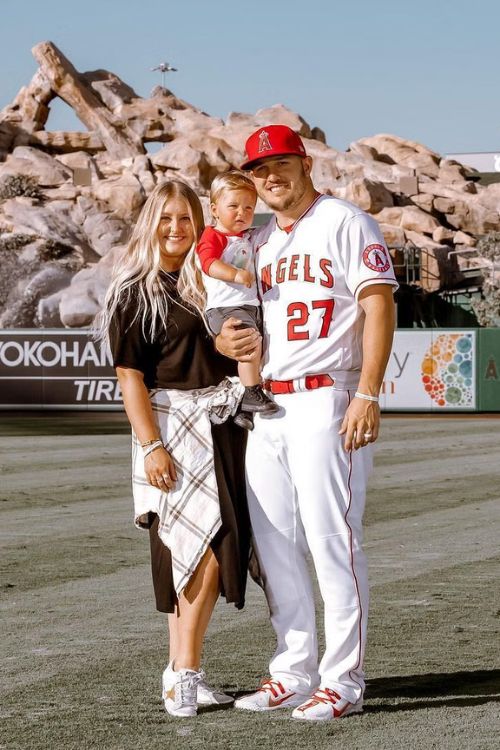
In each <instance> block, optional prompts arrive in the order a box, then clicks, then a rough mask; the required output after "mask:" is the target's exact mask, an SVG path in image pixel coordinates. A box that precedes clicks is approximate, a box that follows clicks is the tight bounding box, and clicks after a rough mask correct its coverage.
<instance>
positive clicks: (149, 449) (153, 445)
mask: <svg viewBox="0 0 500 750" xmlns="http://www.w3.org/2000/svg"><path fill="white" fill-rule="evenodd" d="M164 447H165V446H164V445H163V441H162V440H155V442H154V443H151V445H148V447H147V448H145V449H144V458H146V456H149V454H150V453H152V452H153V451H155V450H156V449H157V448H164Z"/></svg>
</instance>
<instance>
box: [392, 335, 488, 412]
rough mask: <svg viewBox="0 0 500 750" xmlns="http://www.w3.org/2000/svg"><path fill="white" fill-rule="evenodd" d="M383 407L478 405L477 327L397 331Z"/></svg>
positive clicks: (423, 408) (431, 408)
mask: <svg viewBox="0 0 500 750" xmlns="http://www.w3.org/2000/svg"><path fill="white" fill-rule="evenodd" d="M380 402H381V407H382V408H383V409H387V410H394V411H406V410H408V411H410V410H411V411H432V412H440V411H453V410H459V411H464V410H474V409H475V408H476V331H475V330H463V331H461V330H457V329H452V330H449V331H443V330H440V329H422V330H418V331H417V330H400V331H396V333H395V336H394V344H393V347H392V352H391V356H390V358H389V363H388V365H387V370H386V373H385V379H384V384H383V387H382V394H381V400H380Z"/></svg>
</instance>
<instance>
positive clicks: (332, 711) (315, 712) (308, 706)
mask: <svg viewBox="0 0 500 750" xmlns="http://www.w3.org/2000/svg"><path fill="white" fill-rule="evenodd" d="M362 710H363V700H362V699H361V700H359V701H358V702H357V703H349V701H348V700H346V699H345V698H342V696H340V695H339V694H338V693H336V692H335V690H331V689H330V688H319V689H318V690H316V692H315V693H314V694H313V695H312V696H311V697H310V698H309V699H308V700H307V701H305V702H304V703H302V705H300V706H298V707H297V708H296V709H295V711H294V712H293V713H292V719H305V720H306V721H328V720H329V719H340V718H341V717H343V716H349V714H359V713H361V711H362Z"/></svg>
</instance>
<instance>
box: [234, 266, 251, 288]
mask: <svg viewBox="0 0 500 750" xmlns="http://www.w3.org/2000/svg"><path fill="white" fill-rule="evenodd" d="M254 280H255V277H254V275H253V273H252V272H251V271H247V270H246V269H245V268H239V269H238V270H237V271H236V275H235V277H234V283H235V284H242V285H243V286H246V287H248V289H250V287H251V286H252V284H253V282H254Z"/></svg>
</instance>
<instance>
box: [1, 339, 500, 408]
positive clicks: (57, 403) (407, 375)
mask: <svg viewBox="0 0 500 750" xmlns="http://www.w3.org/2000/svg"><path fill="white" fill-rule="evenodd" d="M477 337H478V332H477V331H475V330H474V329H469V330H456V329H453V330H449V331H447V330H442V329H423V330H414V329H412V330H399V331H396V334H395V339H394V346H393V349H392V352H391V356H390V359H389V363H388V366H387V371H386V375H385V379H384V383H383V387H382V393H381V400H380V404H381V407H382V409H384V410H390V411H393V410H394V411H423V412H444V411H473V410H474V409H476V408H478V407H480V406H481V404H479V396H478V394H477V392H476V380H477V378H476V361H477V357H478V356H479V354H478V352H477V351H476V349H479V346H478V344H477ZM490 348H491V347H490ZM488 352H489V349H488ZM488 356H489V357H490V355H489V354H488ZM490 359H491V357H490ZM488 361H489V360H488ZM483 369H484V367H483ZM491 369H492V366H491V365H490V370H491ZM488 372H489V370H488ZM495 382H497V381H495ZM488 407H489V408H490V409H491V408H494V407H492V404H491V399H490V400H489V401H488ZM121 408H123V406H122V398H121V393H120V387H119V384H118V382H117V379H116V375H115V372H114V369H113V367H112V362H111V356H110V353H109V351H108V350H107V349H106V348H105V347H102V346H101V344H100V343H97V342H95V341H93V340H92V338H91V336H90V334H89V332H88V331H87V330H68V329H54V330H48V329H29V330H21V329H15V330H4V331H1V330H0V409H104V410H110V409H121ZM496 408H497V409H500V404H497V407H496Z"/></svg>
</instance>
